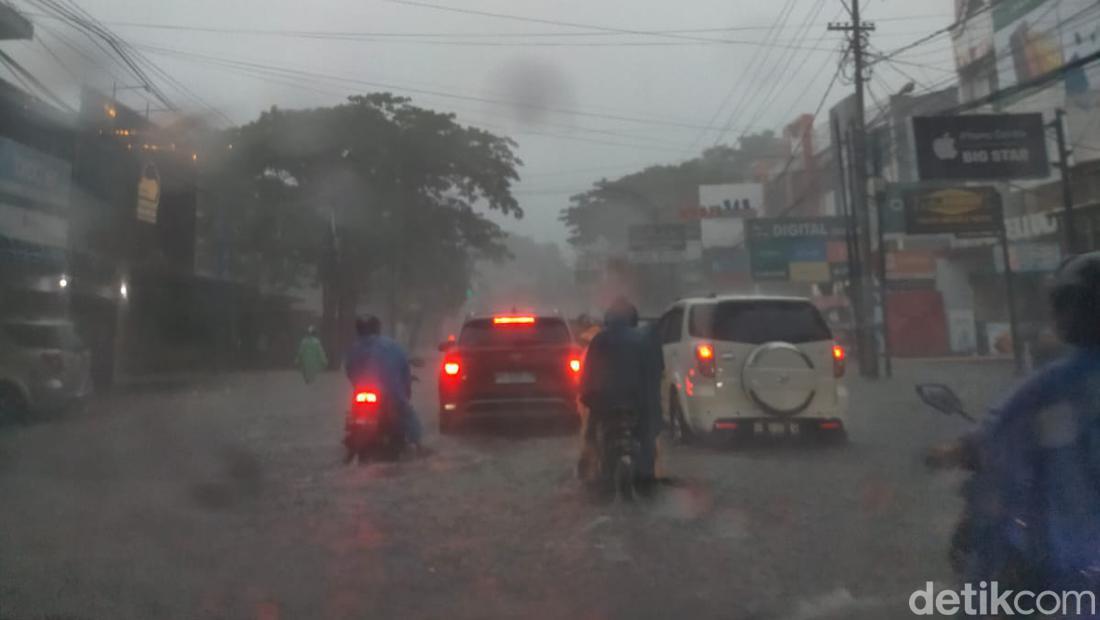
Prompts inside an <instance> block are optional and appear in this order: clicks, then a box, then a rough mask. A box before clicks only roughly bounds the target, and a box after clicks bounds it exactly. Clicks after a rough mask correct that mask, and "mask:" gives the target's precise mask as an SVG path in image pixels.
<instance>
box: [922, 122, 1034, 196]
mask: <svg viewBox="0 0 1100 620" xmlns="http://www.w3.org/2000/svg"><path fill="white" fill-rule="evenodd" d="M913 137H914V139H915V141H916V150H917V170H918V173H919V175H920V178H921V180H923V181H935V180H949V181H965V180H993V179H1023V178H1040V179H1041V178H1046V177H1048V176H1050V162H1049V160H1048V159H1047V142H1046V128H1045V127H1044V126H1043V116H1042V114H973V115H964V116H915V117H913Z"/></svg>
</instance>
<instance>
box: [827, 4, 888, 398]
mask: <svg viewBox="0 0 1100 620" xmlns="http://www.w3.org/2000/svg"><path fill="white" fill-rule="evenodd" d="M851 17H852V21H851V22H850V23H846V24H838V23H833V24H829V30H830V31H837V32H848V33H851V50H852V60H853V63H854V65H855V86H856V93H855V108H856V109H855V114H854V118H853V119H852V179H853V187H852V211H853V214H854V216H855V218H854V220H855V226H856V237H857V240H858V242H857V243H856V246H857V251H858V253H859V256H857V257H849V260H852V261H853V262H852V265H853V267H856V268H855V269H854V270H852V273H851V274H850V277H851V279H852V280H853V283H857V282H858V288H857V290H858V291H859V293H858V304H859V308H857V309H856V312H854V315H855V317H856V320H857V325H856V343H857V346H858V348H859V362H860V363H859V368H860V374H862V375H863V376H865V377H869V378H872V379H874V378H878V374H879V373H878V347H877V346H876V344H875V329H874V322H873V320H872V317H874V304H873V303H872V300H871V296H870V291H871V286H870V282H869V281H868V277H867V276H868V273H869V271H868V270H865V269H863V265H868V264H870V258H871V256H870V249H871V213H870V210H869V207H868V203H867V127H866V124H865V120H864V119H865V116H866V115H865V110H864V108H865V105H864V82H865V81H866V78H865V77H864V69H865V63H864V60H865V59H864V57H863V54H864V46H865V44H866V40H865V39H866V37H867V33H869V32H872V31H873V30H874V29H875V25H874V24H871V23H867V22H864V21H862V20H861V19H860V16H859V0H852V9H851ZM855 259H858V260H855Z"/></svg>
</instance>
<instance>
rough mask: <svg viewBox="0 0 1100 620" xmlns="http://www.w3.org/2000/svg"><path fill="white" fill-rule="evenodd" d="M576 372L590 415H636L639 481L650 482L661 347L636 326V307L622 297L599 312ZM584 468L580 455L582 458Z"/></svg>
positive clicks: (657, 418) (588, 443) (657, 429)
mask: <svg viewBox="0 0 1100 620" xmlns="http://www.w3.org/2000/svg"><path fill="white" fill-rule="evenodd" d="M583 368H584V373H583V374H582V375H581V389H580V395H581V402H583V403H584V405H585V406H586V407H588V409H589V412H590V413H589V416H590V417H592V416H599V415H601V414H604V413H605V412H608V411H613V410H615V409H626V410H629V411H634V412H636V413H637V416H638V421H637V428H636V432H637V437H638V441H639V443H640V444H641V453H640V455H639V457H640V458H639V462H638V476H639V479H640V480H639V481H640V482H643V483H648V482H652V481H653V479H654V477H655V470H656V461H657V444H656V442H657V435H658V433H659V432H660V430H661V412H660V379H661V372H662V370H663V364H662V361H661V355H660V349H659V348H658V346H657V345H656V344H655V343H654V342H653V341H652V339H651V334H650V333H649V332H648V331H643V330H641V329H639V328H638V311H637V309H636V308H635V307H634V306H633V305H632V304H630V302H628V301H626V300H625V299H618V300H616V301H615V302H614V303H613V304H612V305H611V307H610V308H609V309H608V310H607V313H606V315H605V316H604V328H603V330H601V331H600V332H599V333H598V334H596V336H595V337H594V338H593V339H592V342H591V344H589V346H588V351H587V352H586V354H585V359H584V365H583ZM593 426H594V425H593V424H592V423H591V420H589V423H588V424H587V425H586V430H585V443H586V448H591V441H592V440H593V437H592V429H593ZM582 467H584V457H582Z"/></svg>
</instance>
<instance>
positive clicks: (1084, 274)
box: [1050, 252, 1100, 347]
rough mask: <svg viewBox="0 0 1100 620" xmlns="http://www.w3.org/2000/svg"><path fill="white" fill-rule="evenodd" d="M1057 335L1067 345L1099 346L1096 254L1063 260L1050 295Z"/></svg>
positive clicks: (1099, 262)
mask: <svg viewBox="0 0 1100 620" xmlns="http://www.w3.org/2000/svg"><path fill="white" fill-rule="evenodd" d="M1050 303H1051V306H1052V307H1053V309H1054V321H1055V323H1056V325H1057V327H1058V335H1059V336H1061V337H1062V340H1064V341H1065V342H1067V343H1069V344H1073V345H1078V346H1089V347H1096V346H1100V252H1089V253H1088V254H1081V255H1078V256H1074V257H1072V258H1069V259H1067V260H1066V261H1065V262H1063V263H1062V266H1061V267H1059V268H1058V271H1057V273H1055V274H1054V285H1053V287H1052V288H1051V291H1050Z"/></svg>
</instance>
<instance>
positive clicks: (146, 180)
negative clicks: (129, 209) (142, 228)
mask: <svg viewBox="0 0 1100 620" xmlns="http://www.w3.org/2000/svg"><path fill="white" fill-rule="evenodd" d="M159 210H160V173H159V172H157V167H156V166H154V165H153V164H151V163H149V164H145V166H144V167H143V168H142V172H141V179H140V180H139V181H138V190H137V219H138V221H141V222H146V223H149V224H156V223H157V213H158V211H159Z"/></svg>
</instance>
